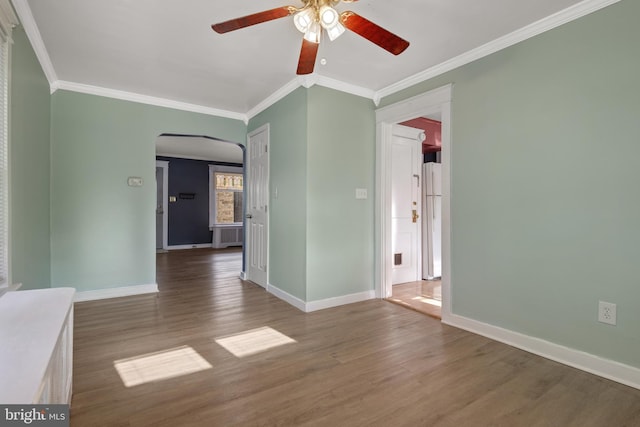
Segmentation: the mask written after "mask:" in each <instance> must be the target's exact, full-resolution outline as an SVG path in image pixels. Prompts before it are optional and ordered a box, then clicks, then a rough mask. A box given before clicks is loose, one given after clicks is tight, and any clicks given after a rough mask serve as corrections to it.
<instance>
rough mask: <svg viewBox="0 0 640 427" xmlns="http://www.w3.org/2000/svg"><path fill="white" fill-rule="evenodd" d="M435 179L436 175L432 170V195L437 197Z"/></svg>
mask: <svg viewBox="0 0 640 427" xmlns="http://www.w3.org/2000/svg"><path fill="white" fill-rule="evenodd" d="M435 178H436V175H435V173H434V172H433V169H431V195H432V196H435V195H436V184H435Z"/></svg>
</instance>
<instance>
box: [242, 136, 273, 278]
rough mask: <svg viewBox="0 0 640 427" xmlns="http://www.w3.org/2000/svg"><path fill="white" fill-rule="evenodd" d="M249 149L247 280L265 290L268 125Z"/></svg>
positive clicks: (250, 139)
mask: <svg viewBox="0 0 640 427" xmlns="http://www.w3.org/2000/svg"><path fill="white" fill-rule="evenodd" d="M247 146H248V154H249V156H248V157H249V160H248V163H249V164H248V169H247V170H248V176H247V179H248V186H247V197H248V199H249V200H248V204H247V214H246V216H247V218H246V222H245V225H246V227H247V241H248V248H247V278H248V279H249V280H251V281H252V282H254V283H257V284H258V285H260V286H262V287H264V288H266V287H267V283H268V275H267V265H268V250H269V213H268V202H269V125H268V124H266V125H264V126H262V127H260V128H258V129H256V130H255V131H253V132H251V133H250V134H249V136H248V138H247Z"/></svg>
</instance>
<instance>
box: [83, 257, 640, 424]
mask: <svg viewBox="0 0 640 427" xmlns="http://www.w3.org/2000/svg"><path fill="white" fill-rule="evenodd" d="M157 265H158V284H159V289H160V292H159V293H158V294H157V295H147V296H133V297H126V298H117V299H111V300H102V301H92V302H84V303H77V304H76V306H75V310H76V311H75V315H76V318H75V344H74V351H75V354H74V395H73V402H72V407H71V425H72V426H78V427H84V426H171V427H177V426H331V427H339V426H349V427H351V426H457V427H460V426H474V427H476V426H509V427H514V426H515V427H517V426H527V427H530V426H563V427H564V426H580V427H590V426H598V427H600V426H608V427H609V426H640V390H635V389H632V388H629V387H625V386H622V385H620V384H617V383H613V382H611V381H608V380H604V379H602V378H599V377H596V376H593V375H590V374H587V373H585V372H581V371H578V370H576V369H573V368H569V367H566V366H563V365H560V364H558V363H555V362H552V361H549V360H546V359H543V358H541V357H538V356H534V355H531V354H529V353H526V352H524V351H520V350H517V349H514V348H511V347H509V346H507V345H504V344H500V343H497V342H494V341H491V340H489V339H486V338H483V337H480V336H478V335H474V334H471V333H468V332H465V331H462V330H459V329H456V328H452V327H448V326H446V325H442V324H441V323H440V322H439V321H438V320H436V319H433V318H431V317H428V316H424V315H422V314H420V313H417V312H414V311H411V310H407V309H405V308H403V307H400V306H398V305H395V304H391V303H388V302H386V301H381V300H372V301H366V302H362V303H357V304H351V305H347V306H343V307H338V308H333V309H327V310H322V311H318V312H314V313H309V314H305V313H302V312H300V311H299V310H297V309H295V308H294V307H292V306H290V305H288V304H287V303H285V302H283V301H280V300H279V299H277V298H275V297H273V296H272V295H270V294H268V293H267V292H265V291H264V289H262V288H260V287H258V286H257V285H254V284H252V283H249V282H242V281H241V280H239V279H238V278H237V275H238V272H239V270H240V254H239V252H238V251H235V250H224V251H216V250H209V249H196V250H189V251H175V252H170V253H167V254H158V255H157ZM265 327H268V328H271V330H273V331H277V332H279V333H280V334H283V335H284V336H286V337H288V338H290V339H292V340H295V342H289V343H286V344H282V345H278V346H275V347H272V348H271V349H268V350H265V351H262V352H259V353H256V354H252V355H247V356H244V357H237V356H234V355H233V354H232V353H231V352H230V351H228V350H226V349H225V348H224V347H222V346H221V345H220V344H219V343H218V342H217V341H216V340H219V339H220V338H223V337H229V336H233V335H234V334H241V333H243V332H246V331H253V335H256V334H257V336H258V338H260V336H262V337H263V339H262V341H260V339H258V341H257V342H256V343H255V345H254V347H251V346H249V347H247V339H245V340H244V341H243V343H244V345H245V349H246V348H248V349H250V350H251V349H255V348H256V347H257V346H264V345H267V344H276V343H277V340H276V338H274V336H273V335H269V336H268V337H267V336H266V335H260V334H261V332H256V330H259V331H264V330H263V329H260V328H265ZM253 335H252V336H253ZM248 336H249V335H246V336H245V338H246V337H248ZM265 337H266V338H265ZM185 349H192V350H189V352H188V353H189V354H188V355H187V351H186V350H185ZM152 353H154V354H153V355H151V356H150V354H152ZM195 353H197V354H195ZM194 354H195V355H194ZM198 355H199V356H198ZM141 356H142V357H141ZM123 360H124V361H125V363H132V364H133V367H129V368H127V369H124V371H125V372H124V374H126V375H132V376H133V377H134V378H136V379H137V380H141V381H142V383H140V384H139V385H134V386H129V387H127V386H125V385H124V383H123V379H122V378H121V377H120V375H119V374H118V371H117V369H116V363H117V364H118V366H119V367H120V368H122V365H123V362H122V361H123ZM158 363H159V365H158ZM203 363H204V365H203ZM192 365H193V366H196V367H199V368H198V369H202V370H199V371H197V372H192V373H188V374H183V375H181V374H180V372H175V368H176V367H181V368H185V367H189V366H192ZM207 365H208V367H207ZM203 366H204V367H203ZM186 371H187V370H185V372H186ZM126 375H125V378H126ZM163 375H167V376H169V378H164V379H161V378H160V377H162V376H163ZM154 378H155V380H153V379H154ZM145 379H146V380H147V382H144V381H145Z"/></svg>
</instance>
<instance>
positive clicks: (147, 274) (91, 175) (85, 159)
mask: <svg viewBox="0 0 640 427" xmlns="http://www.w3.org/2000/svg"><path fill="white" fill-rule="evenodd" d="M51 111H52V119H51V266H52V268H51V282H52V286H73V287H75V288H76V289H77V290H79V291H87V290H94V289H104V288H110V287H118V286H130V285H142V284H152V283H155V281H156V280H155V213H154V212H155V184H154V182H155V140H156V137H157V136H158V135H160V134H161V133H181V134H197V135H208V136H215V137H217V138H222V139H226V140H229V141H234V142H240V143H244V141H245V138H246V126H245V124H244V123H242V122H241V121H237V120H231V119H225V118H218V117H212V116H208V115H203V114H197V113H190V112H184V111H178V110H172V109H168V108H162V107H154V106H149V105H145V104H139V103H134V102H128V101H120V100H115V99H110V98H104V97H99V96H93V95H85V94H79V93H74V92H67V91H62V90H59V91H57V92H55V93H54V94H53V95H52V106H51ZM129 176H139V177H142V178H143V179H144V185H143V186H142V187H128V186H127V177H129Z"/></svg>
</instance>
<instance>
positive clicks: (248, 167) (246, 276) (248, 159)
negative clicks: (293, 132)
mask: <svg viewBox="0 0 640 427" xmlns="http://www.w3.org/2000/svg"><path fill="white" fill-rule="evenodd" d="M261 132H266V135H267V142H266V146H267V169H268V170H267V185H266V191H267V194H266V199H267V206H266V210H265V213H264V214H265V224H266V227H267V229H266V232H265V241H266V242H265V244H266V254H265V256H266V264H267V266H266V268H267V282H266V283H264V288H265V289H268V287H269V273H270V272H271V267H270V266H269V261H270V257H269V234H270V233H269V231H270V227H271V224H270V221H269V220H270V212H269V211H270V208H269V205H270V204H271V196H270V194H271V192H270V189H271V128H270V126H269V123H265V124H264V125H262V126H260V127H259V128H257V129H254V130H253V131H251V132H249V133H248V134H247V143H246V144H247V145H246V150H245V179H246V183H247V185H245V196H246V198H245V200H246V203H245V205H244V210H245V219H244V221H245V222H244V224H245V225H244V230H245V242H246V246H247V249H246V251H245V254H246V257H247V258H248V257H249V256H250V255H249V254H251V249H252V245H253V241H252V235H251V231H250V230H249V229H250V227H248V226H247V217H246V216H247V211H248V207H249V206H251V203H252V201H251V200H249V197H248V196H247V195H249V194H251V192H249V191H247V186H249V185H251V184H252V183H251V182H250V181H249V173H250V171H251V164H250V163H251V151H250V150H251V146H250V144H249V140H250V139H251V137H253V136H255V135H257V134H259V133H261ZM245 263H246V266H245V269H244V272H243V273H244V274H243V276H244V277H242V279H243V280H252V278H251V275H250V274H249V263H248V260H245ZM258 284H259V283H258ZM259 285H260V284H259ZM261 286H262V285H261Z"/></svg>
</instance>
